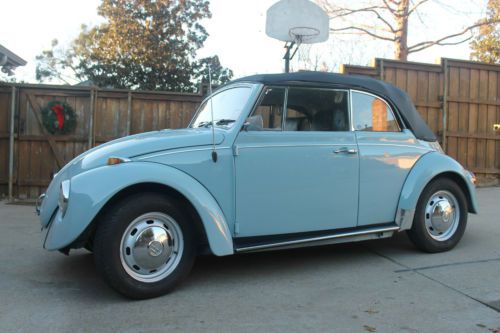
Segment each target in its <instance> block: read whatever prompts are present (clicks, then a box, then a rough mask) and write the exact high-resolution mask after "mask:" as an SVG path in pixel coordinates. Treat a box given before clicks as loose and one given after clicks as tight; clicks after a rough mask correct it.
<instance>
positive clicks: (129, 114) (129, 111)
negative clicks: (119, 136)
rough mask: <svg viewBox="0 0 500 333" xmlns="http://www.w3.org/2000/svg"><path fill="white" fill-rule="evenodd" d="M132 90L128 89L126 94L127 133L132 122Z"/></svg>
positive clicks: (128, 133)
mask: <svg viewBox="0 0 500 333" xmlns="http://www.w3.org/2000/svg"><path fill="white" fill-rule="evenodd" d="M130 117H132V92H131V91H130V90H129V91H128V95H127V135H130V126H131V123H132V119H130Z"/></svg>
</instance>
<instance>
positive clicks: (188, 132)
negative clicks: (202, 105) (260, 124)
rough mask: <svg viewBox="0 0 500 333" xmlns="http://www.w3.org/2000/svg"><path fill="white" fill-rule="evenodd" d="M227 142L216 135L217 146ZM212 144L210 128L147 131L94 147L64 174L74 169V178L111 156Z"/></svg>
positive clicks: (99, 164)
mask: <svg viewBox="0 0 500 333" xmlns="http://www.w3.org/2000/svg"><path fill="white" fill-rule="evenodd" d="M223 140H224V135H223V134H222V133H220V132H219V133H217V132H216V133H215V144H217V145H218V144H220V143H221V142H222V141H223ZM210 144H212V132H211V131H209V130H207V129H190V128H187V129H176V130H162V131H155V132H147V133H141V134H136V135H131V136H127V137H123V138H120V139H117V140H113V141H110V142H107V143H105V144H102V145H100V146H97V147H95V148H92V149H90V150H88V151H86V152H85V153H83V154H81V155H79V156H78V157H76V158H75V159H73V160H72V161H71V162H70V163H68V164H67V165H66V166H65V167H64V168H63V169H62V170H61V171H62V172H63V171H66V170H65V169H72V170H71V171H72V172H71V175H70V176H73V175H74V174H78V173H79V172H82V171H84V170H88V169H93V168H96V167H99V166H102V165H105V164H106V162H107V159H108V158H109V157H123V158H130V159H133V158H135V157H138V156H141V155H145V154H150V153H154V152H162V151H165V150H171V149H178V148H186V147H196V146H205V145H210Z"/></svg>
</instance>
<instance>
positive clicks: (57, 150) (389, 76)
mask: <svg viewBox="0 0 500 333" xmlns="http://www.w3.org/2000/svg"><path fill="white" fill-rule="evenodd" d="M342 72H343V73H345V74H361V75H368V76H372V77H375V78H379V79H382V80H385V81H388V82H391V83H393V84H395V85H397V86H399V87H400V88H402V89H403V90H405V91H407V92H408V93H409V95H410V96H411V97H412V99H413V101H414V103H415V104H416V106H417V109H418V111H419V112H420V114H421V115H422V117H423V118H424V120H425V121H426V122H427V123H428V124H429V126H430V128H431V129H432V130H433V131H434V132H435V133H436V134H437V135H438V137H439V139H440V141H441V143H442V145H443V146H444V148H445V150H446V152H447V153H448V154H449V155H450V156H452V157H454V158H456V159H457V160H458V161H460V163H462V164H463V165H464V166H465V167H467V168H468V169H470V170H472V171H474V172H475V173H476V174H478V176H479V179H480V181H481V183H483V184H499V176H500V141H499V139H500V132H498V131H496V132H495V130H494V128H493V126H494V124H498V123H500V66H499V65H487V64H482V63H476V62H469V61H462V60H451V59H442V61H441V64H439V65H433V64H422V63H412V62H400V61H394V60H387V59H376V61H375V63H374V66H373V67H361V66H347V65H346V66H343V68H342ZM51 100H59V101H65V102H67V103H68V104H69V105H71V106H72V107H73V109H74V110H75V112H76V114H77V117H78V121H77V127H76V130H75V132H74V133H73V134H71V135H62V136H61V135H49V134H48V133H47V132H46V130H45V129H44V127H43V126H42V125H41V117H40V109H41V107H43V106H45V105H46V104H47V103H48V102H49V101H51ZM201 100H202V95H201V94H200V95H198V94H179V93H167V92H144V91H127V90H110V89H97V88H95V87H72V86H49V85H27V84H15V85H6V84H4V85H1V86H0V196H1V195H6V194H7V193H11V194H12V197H13V198H18V199H27V198H35V197H37V196H38V195H39V194H40V193H41V192H43V191H44V190H45V188H46V187H47V185H48V184H49V181H50V178H51V175H52V173H54V172H56V171H57V170H59V169H60V168H61V166H63V165H64V164H65V163H67V162H69V161H70V160H71V159H72V158H73V157H74V156H76V155H78V154H80V153H82V152H83V151H85V150H87V149H89V148H90V147H93V146H95V145H98V144H101V143H103V142H106V141H109V140H112V139H115V138H118V137H122V136H125V135H128V134H134V133H140V132H145V131H151V130H156V129H162V128H178V127H183V126H186V125H187V123H188V122H189V120H190V119H191V116H192V114H193V112H194V110H195V109H196V107H197V106H198V105H199V103H200V102H201ZM11 119H13V120H14V121H13V122H11ZM11 125H12V126H11ZM9 179H10V180H11V181H10V182H9ZM9 183H10V187H11V190H10V192H9Z"/></svg>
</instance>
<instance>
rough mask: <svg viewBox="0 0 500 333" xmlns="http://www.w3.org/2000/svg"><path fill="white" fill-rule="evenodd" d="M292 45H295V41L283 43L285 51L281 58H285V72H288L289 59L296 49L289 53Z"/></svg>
mask: <svg viewBox="0 0 500 333" xmlns="http://www.w3.org/2000/svg"><path fill="white" fill-rule="evenodd" d="M294 45H295V42H289V43H288V42H287V43H286V44H285V49H286V52H285V56H284V57H283V59H285V73H290V60H291V59H292V58H293V56H294V55H295V52H296V51H297V49H296V50H295V52H294V53H293V55H290V51H291V49H292V48H293V46H294Z"/></svg>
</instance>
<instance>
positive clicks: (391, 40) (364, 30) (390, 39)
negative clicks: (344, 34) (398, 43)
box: [330, 26, 394, 42]
mask: <svg viewBox="0 0 500 333" xmlns="http://www.w3.org/2000/svg"><path fill="white" fill-rule="evenodd" d="M346 30H359V31H362V32H364V33H365V34H367V35H370V36H372V37H374V38H378V39H382V40H388V41H390V42H393V41H394V38H391V37H386V36H381V35H377V34H375V33H373V32H371V31H369V30H367V29H364V28H360V27H355V26H349V27H344V28H330V31H332V32H336V31H346Z"/></svg>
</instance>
